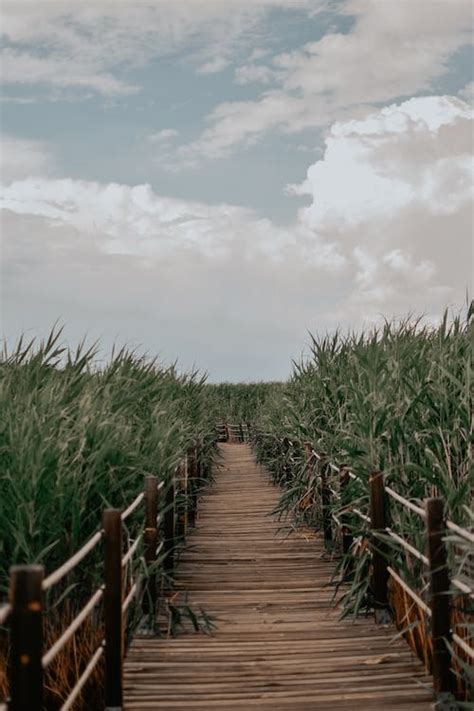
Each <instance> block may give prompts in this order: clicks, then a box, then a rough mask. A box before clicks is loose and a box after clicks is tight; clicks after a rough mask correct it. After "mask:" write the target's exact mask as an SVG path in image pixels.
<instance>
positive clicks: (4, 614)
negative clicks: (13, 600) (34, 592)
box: [0, 604, 12, 625]
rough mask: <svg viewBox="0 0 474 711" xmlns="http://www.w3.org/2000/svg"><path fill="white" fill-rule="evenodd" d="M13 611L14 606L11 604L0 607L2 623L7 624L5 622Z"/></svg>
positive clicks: (0, 623)
mask: <svg viewBox="0 0 474 711" xmlns="http://www.w3.org/2000/svg"><path fill="white" fill-rule="evenodd" d="M11 611H12V606H11V605H9V604H6V605H2V607H0V625H3V624H5V622H6V621H7V620H8V618H9V617H10V613H11Z"/></svg>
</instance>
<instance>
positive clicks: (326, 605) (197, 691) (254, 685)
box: [124, 444, 432, 711]
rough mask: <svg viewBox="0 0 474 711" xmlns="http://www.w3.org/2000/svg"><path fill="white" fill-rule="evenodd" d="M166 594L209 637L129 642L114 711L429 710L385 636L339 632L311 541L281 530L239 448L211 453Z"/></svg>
mask: <svg viewBox="0 0 474 711" xmlns="http://www.w3.org/2000/svg"><path fill="white" fill-rule="evenodd" d="M220 448H221V453H222V461H221V464H220V466H219V467H218V468H216V471H215V480H214V483H213V484H212V485H210V486H209V487H208V488H207V489H206V491H205V493H204V495H203V496H202V498H201V499H200V502H199V507H198V517H197V522H196V527H195V528H194V530H193V531H192V533H191V534H190V536H189V538H188V542H187V547H186V549H185V551H184V553H183V554H182V555H181V558H180V563H179V565H178V568H177V574H176V588H177V590H181V591H183V592H184V591H186V592H187V593H188V604H189V605H190V607H191V609H195V610H196V611H197V610H198V609H199V608H203V609H204V610H205V612H206V613H207V614H208V615H209V616H210V617H211V618H213V619H214V621H215V623H216V625H217V627H216V629H215V631H213V633H212V634H210V635H206V634H202V633H201V634H200V633H195V634H192V633H190V634H183V635H178V636H177V637H175V638H173V637H163V638H160V637H149V636H139V635H138V636H136V637H135V638H134V641H133V643H132V645H131V648H130V650H129V651H128V654H127V656H126V659H125V679H124V704H125V709H126V710H127V711H139V710H141V709H157V710H158V709H170V710H171V709H181V711H188V710H189V711H191V710H192V709H222V710H224V709H225V710H227V709H228V710H229V711H232V710H234V709H235V710H237V709H273V710H274V711H296V710H297V709H298V710H299V709H301V711H303V709H308V710H309V709H311V710H312V711H315V710H316V709H318V710H319V711H323V710H326V709H327V710H329V709H331V710H332V709H334V708H341V709H380V710H383V711H401V710H402V709H407V710H408V709H410V710H412V709H413V710H415V709H420V711H421V709H429V708H431V702H432V695H431V693H430V690H429V689H430V679H429V677H428V676H427V675H426V672H425V670H424V668H423V665H422V664H421V662H419V661H418V660H417V659H416V658H415V657H414V656H413V654H412V653H411V651H410V649H409V647H408V645H407V644H406V642H405V641H404V640H403V639H400V638H398V639H397V640H396V641H394V639H393V638H394V636H395V633H396V630H395V628H394V627H393V626H391V625H387V626H385V625H375V624H374V622H373V620H372V619H370V618H367V619H358V620H356V621H353V620H342V621H341V620H340V619H339V617H340V610H339V609H338V608H337V607H335V606H334V603H333V597H334V587H333V586H332V585H331V576H332V574H333V571H334V563H333V562H331V561H330V560H328V559H326V556H325V553H324V546H323V543H322V541H321V539H320V538H319V537H317V536H314V535H311V534H310V533H305V532H293V533H290V532H289V531H288V530H285V529H282V528H281V525H280V523H279V522H278V520H277V519H276V518H275V517H274V516H272V515H271V511H272V509H273V508H274V507H275V505H276V503H277V501H278V498H279V491H278V489H277V487H275V486H274V485H273V484H272V483H271V482H270V478H269V475H268V473H267V472H266V471H265V470H264V469H263V468H262V467H260V466H258V465H256V463H255V460H254V458H253V455H252V452H251V450H250V448H249V446H248V445H246V444H222V445H220Z"/></svg>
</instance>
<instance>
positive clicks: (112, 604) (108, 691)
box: [102, 509, 124, 711]
mask: <svg viewBox="0 0 474 711" xmlns="http://www.w3.org/2000/svg"><path fill="white" fill-rule="evenodd" d="M102 522H103V523H102V525H103V528H104V542H105V546H104V568H105V574H104V577H105V591H104V618H105V620H104V623H105V624H104V627H105V707H106V709H110V711H112V709H113V711H117V710H119V709H121V708H122V705H123V655H124V631H123V614H122V604H123V579H122V517H121V513H120V511H118V510H117V509H105V511H104V513H103V519H102Z"/></svg>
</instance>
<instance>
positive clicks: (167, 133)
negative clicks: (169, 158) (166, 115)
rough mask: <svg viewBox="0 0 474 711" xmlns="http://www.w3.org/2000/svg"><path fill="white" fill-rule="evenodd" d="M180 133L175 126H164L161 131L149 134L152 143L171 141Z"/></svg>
mask: <svg viewBox="0 0 474 711" xmlns="http://www.w3.org/2000/svg"><path fill="white" fill-rule="evenodd" d="M178 135H179V131H177V130H176V129H174V128H163V129H161V131H157V132H156V133H151V134H150V135H149V136H148V140H149V141H150V142H151V143H169V142H170V141H172V140H173V139H174V138H176V136H178Z"/></svg>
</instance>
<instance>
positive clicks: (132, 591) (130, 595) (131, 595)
mask: <svg viewBox="0 0 474 711" xmlns="http://www.w3.org/2000/svg"><path fill="white" fill-rule="evenodd" d="M136 592H137V584H136V583H133V585H132V587H131V588H130V592H129V593H128V595H127V597H126V598H125V600H124V602H123V605H122V614H125V613H126V612H127V610H128V608H129V606H130V603H131V602H132V600H133V598H134V597H135V595H136Z"/></svg>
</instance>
